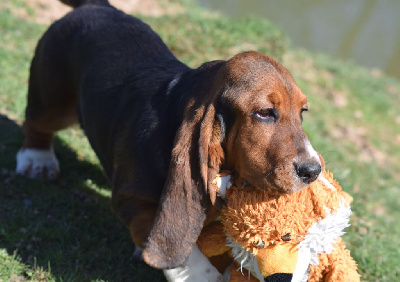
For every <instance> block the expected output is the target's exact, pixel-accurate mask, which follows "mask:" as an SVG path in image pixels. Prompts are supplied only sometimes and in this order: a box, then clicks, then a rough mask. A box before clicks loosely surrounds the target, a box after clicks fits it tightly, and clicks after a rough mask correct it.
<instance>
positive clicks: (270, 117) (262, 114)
mask: <svg viewBox="0 0 400 282" xmlns="http://www.w3.org/2000/svg"><path fill="white" fill-rule="evenodd" d="M253 115H254V116H255V117H256V118H257V119H258V120H260V121H265V122H274V121H276V120H277V119H278V112H277V110H276V109H274V108H269V109H262V110H259V111H255V112H254V113H253Z"/></svg>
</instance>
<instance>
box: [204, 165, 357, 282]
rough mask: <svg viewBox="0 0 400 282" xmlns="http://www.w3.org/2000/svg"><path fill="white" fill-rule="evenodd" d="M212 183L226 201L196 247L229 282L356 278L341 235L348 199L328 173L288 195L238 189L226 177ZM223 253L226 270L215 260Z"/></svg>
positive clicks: (349, 279)
mask: <svg viewBox="0 0 400 282" xmlns="http://www.w3.org/2000/svg"><path fill="white" fill-rule="evenodd" d="M215 182H216V183H218V187H219V192H220V196H221V197H222V198H224V199H226V205H225V206H224V207H223V209H222V216H221V221H219V222H214V223H213V224H211V225H209V226H207V227H206V228H204V231H203V232H202V234H201V235H200V237H199V240H198V245H199V247H200V249H201V250H202V251H203V253H204V254H205V255H206V256H207V257H209V258H210V261H211V262H213V263H214V262H215V264H216V267H217V268H218V269H220V271H222V272H225V273H224V277H225V279H226V280H227V281H249V280H250V281H360V276H359V275H358V273H357V265H356V263H355V262H354V260H353V258H352V257H351V256H350V251H349V250H347V249H346V248H345V246H344V244H343V242H342V239H341V237H340V236H342V235H343V234H344V232H343V229H344V228H346V227H347V226H349V224H348V222H349V217H350V214H351V209H350V202H351V201H352V197H351V196H350V195H348V194H347V193H345V192H343V191H342V189H341V187H340V186H339V184H338V183H337V182H336V181H335V180H334V179H333V177H332V174H331V173H329V172H325V173H323V175H321V176H320V177H319V179H318V180H317V181H315V182H314V183H313V184H311V185H310V186H308V187H307V188H305V189H303V190H301V191H299V192H296V193H293V194H289V195H271V194H268V193H267V192H266V191H262V190H259V189H256V188H251V187H245V188H238V187H235V186H234V185H232V184H231V183H230V176H229V175H227V176H219V177H218V178H217V179H216V181H215ZM216 185H217V184H216ZM227 253H228V254H229V255H230V256H231V257H232V258H233V260H234V263H233V264H231V265H230V266H229V267H227V268H225V265H223V264H222V263H221V260H218V259H217V258H222V257H224V256H225V258H226V254H227ZM231 261H232V260H231Z"/></svg>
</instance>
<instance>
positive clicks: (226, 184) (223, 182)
mask: <svg viewBox="0 0 400 282" xmlns="http://www.w3.org/2000/svg"><path fill="white" fill-rule="evenodd" d="M217 186H218V189H219V194H220V195H221V198H222V199H224V200H225V199H226V190H227V189H229V188H230V187H231V186H232V182H231V176H230V175H227V176H222V177H218V179H217Z"/></svg>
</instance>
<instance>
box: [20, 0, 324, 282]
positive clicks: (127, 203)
mask: <svg viewBox="0 0 400 282" xmlns="http://www.w3.org/2000/svg"><path fill="white" fill-rule="evenodd" d="M62 2H64V3H66V4H68V5H71V6H73V7H74V8H75V9H74V10H73V11H72V12H70V13H69V14H67V15H66V16H65V17H63V18H62V19H60V20H58V21H56V22H55V23H54V24H52V25H51V26H50V28H49V29H48V30H47V32H46V33H45V34H44V35H43V37H42V38H41V39H40V41H39V43H38V46H37V48H36V52H35V55H34V58H33V60H32V64H31V69H30V78H29V90H28V104H27V108H26V118H25V122H24V125H23V130H24V134H25V141H24V144H23V146H22V148H21V149H20V151H19V152H18V154H17V169H16V170H17V172H18V173H19V174H23V175H26V176H28V177H32V178H44V179H54V178H56V177H57V176H58V174H59V172H60V170H59V164H58V161H57V159H56V156H55V154H54V151H53V149H52V141H53V136H54V133H55V132H56V131H58V130H61V129H64V128H66V127H68V126H69V125H71V124H73V123H76V122H79V123H80V125H81V126H82V128H83V130H84V132H85V134H86V136H87V137H88V139H89V141H90V144H91V146H92V147H93V149H94V151H95V152H96V154H97V156H98V158H99V159H100V162H101V164H102V166H103V168H104V172H105V174H106V175H107V177H108V179H109V181H110V183H111V185H112V189H113V192H112V202H113V208H114V210H115V212H116V213H117V215H118V216H119V218H120V219H122V220H123V221H124V223H125V224H126V226H127V227H128V229H129V231H130V234H131V236H132V239H133V241H134V243H135V244H136V245H137V246H139V247H140V248H143V254H142V257H143V259H144V261H145V262H146V263H147V264H149V265H150V266H152V267H155V268H160V269H165V271H164V272H165V275H166V276H167V278H168V279H169V280H171V281H177V280H179V279H181V280H182V279H183V280H185V279H186V280H187V281H197V279H198V280H199V281H201V280H202V279H208V280H209V281H218V280H219V279H221V275H220V274H219V273H218V271H217V270H216V269H215V268H213V266H212V265H211V264H210V263H209V262H208V261H207V260H206V259H205V257H204V256H203V254H202V253H201V252H200V251H199V250H198V248H197V246H196V240H197V238H198V236H199V234H200V231H201V229H202V227H203V226H204V225H205V224H207V223H208V222H210V221H212V220H213V219H214V218H215V217H216V216H217V215H218V206H219V204H220V201H219V199H218V198H217V197H216V192H215V190H214V189H213V185H211V182H212V180H213V179H214V178H215V176H216V174H217V173H218V172H219V171H220V170H221V169H225V170H230V171H233V172H234V175H235V177H236V178H237V179H236V183H242V184H243V186H245V185H246V183H250V184H252V185H254V186H256V187H258V188H260V189H266V190H270V191H274V192H276V193H292V192H294V191H297V190H300V189H302V188H303V187H305V186H307V185H308V184H310V183H311V182H312V181H314V180H315V179H316V178H317V177H318V175H319V174H320V171H321V162H320V158H319V155H318V154H317V153H316V151H315V150H314V149H313V147H312V146H311V144H310V142H309V140H308V138H307V136H306V134H305V133H304V131H303V129H302V124H301V123H302V112H303V111H306V110H307V99H306V97H305V95H304V94H303V93H302V91H301V89H300V88H299V87H298V86H297V84H296V83H295V81H294V80H293V78H292V76H291V74H290V73H289V71H288V70H287V69H286V68H285V67H283V66H282V65H281V64H280V63H278V62H277V61H275V60H274V59H272V58H270V57H268V56H265V55H262V54H259V53H257V52H244V53H240V54H238V55H236V56H234V57H233V58H231V59H230V60H228V61H212V62H208V63H204V64H203V65H201V66H200V67H199V68H197V69H191V68H189V67H188V66H186V65H185V64H183V63H182V62H180V61H179V60H178V59H177V58H176V57H175V56H174V55H173V54H172V53H171V51H170V50H169V49H168V47H167V46H166V45H165V44H164V43H163V41H162V40H161V39H160V37H159V36H158V35H157V34H156V33H155V32H154V31H153V30H152V29H151V28H150V27H149V26H148V25H146V24H145V23H143V22H142V21H140V20H139V19H137V18H134V17H132V16H129V15H126V14H124V13H123V12H121V11H119V10H117V9H115V8H114V7H112V6H111V5H110V4H109V3H108V1H107V0H63V1H62Z"/></svg>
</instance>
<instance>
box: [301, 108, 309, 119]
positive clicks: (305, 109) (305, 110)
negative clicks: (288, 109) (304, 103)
mask: <svg viewBox="0 0 400 282" xmlns="http://www.w3.org/2000/svg"><path fill="white" fill-rule="evenodd" d="M307 111H308V108H306V107H303V108H302V109H301V112H300V117H301V121H303V112H307Z"/></svg>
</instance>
